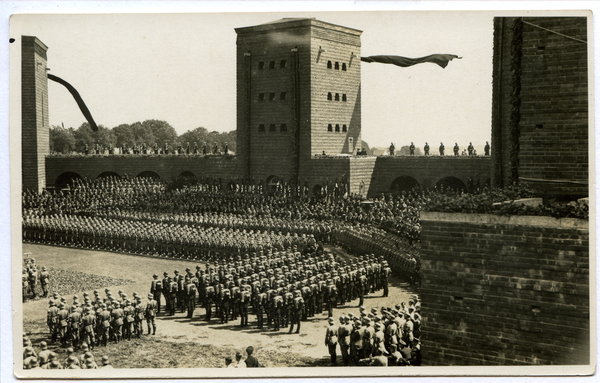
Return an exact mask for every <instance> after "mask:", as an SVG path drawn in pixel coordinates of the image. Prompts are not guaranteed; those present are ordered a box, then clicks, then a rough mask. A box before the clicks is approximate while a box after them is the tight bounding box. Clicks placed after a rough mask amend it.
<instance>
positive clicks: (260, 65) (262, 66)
mask: <svg viewBox="0 0 600 383" xmlns="http://www.w3.org/2000/svg"><path fill="white" fill-rule="evenodd" d="M263 69H265V63H264V62H263V61H261V62H259V63H258V70H263Z"/></svg>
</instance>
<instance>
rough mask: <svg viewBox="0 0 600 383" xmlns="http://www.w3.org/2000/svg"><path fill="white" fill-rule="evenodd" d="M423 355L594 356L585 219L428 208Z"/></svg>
mask: <svg viewBox="0 0 600 383" xmlns="http://www.w3.org/2000/svg"><path fill="white" fill-rule="evenodd" d="M421 226H422V233H421V241H422V249H421V253H422V254H421V262H422V273H423V284H422V308H421V311H422V313H423V318H424V323H423V334H424V335H423V338H422V343H423V347H422V352H423V362H424V363H426V364H427V365H435V366H441V365H560V364H588V363H589V359H590V357H589V351H590V343H589V337H590V306H589V303H590V300H589V288H590V286H589V271H590V270H589V229H588V222H587V221H582V220H577V219H566V218H565V219H555V218H550V217H500V216H488V215H481V214H471V215H468V214H458V213H457V214H451V213H422V214H421Z"/></svg>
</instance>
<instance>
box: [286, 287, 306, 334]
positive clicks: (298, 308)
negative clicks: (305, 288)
mask: <svg viewBox="0 0 600 383" xmlns="http://www.w3.org/2000/svg"><path fill="white" fill-rule="evenodd" d="M303 311H304V300H303V299H302V293H301V292H300V291H299V290H296V291H295V292H294V311H293V313H292V314H293V315H292V323H291V324H290V332H289V333H290V334H291V333H292V331H293V330H294V324H296V325H298V328H297V329H296V334H299V333H300V319H301V318H302V312H303Z"/></svg>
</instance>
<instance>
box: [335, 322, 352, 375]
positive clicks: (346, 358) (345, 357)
mask: <svg viewBox="0 0 600 383" xmlns="http://www.w3.org/2000/svg"><path fill="white" fill-rule="evenodd" d="M351 332H352V325H350V324H349V319H348V317H345V316H340V326H339V327H338V342H339V344H340V351H341V352H342V362H343V363H344V366H349V365H350V354H349V353H348V351H349V348H350V333H351Z"/></svg>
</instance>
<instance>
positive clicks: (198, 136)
mask: <svg viewBox="0 0 600 383" xmlns="http://www.w3.org/2000/svg"><path fill="white" fill-rule="evenodd" d="M194 142H195V143H197V144H198V147H200V148H201V147H202V145H203V144H204V143H206V145H207V146H208V147H209V148H212V147H213V146H214V144H215V142H216V143H217V144H218V146H219V147H220V148H222V147H223V146H224V145H225V143H227V145H228V147H229V150H230V151H233V152H235V151H236V131H235V130H232V131H230V132H224V133H220V132H217V131H212V132H209V131H208V130H207V129H206V128H204V127H198V128H196V129H193V130H188V131H187V132H185V133H182V134H181V135H177V132H176V131H175V129H174V128H173V127H172V126H171V125H170V124H169V123H168V122H166V121H160V120H146V121H144V122H139V121H138V122H134V123H133V124H121V125H118V126H115V127H114V128H112V129H111V128H107V127H105V126H103V125H99V126H98V131H96V132H94V131H93V130H92V128H91V127H90V124H89V123H87V122H84V123H83V124H81V126H79V127H78V128H77V129H74V128H64V127H63V126H56V125H54V126H52V127H51V128H50V152H51V153H53V154H70V153H83V152H84V149H85V146H86V145H87V146H88V148H90V149H91V148H94V147H95V146H96V144H100V145H102V147H104V148H108V147H110V146H112V147H113V148H121V147H128V148H131V147H134V146H139V145H143V144H146V146H147V147H149V148H151V147H153V146H154V144H157V145H158V146H159V147H161V148H162V147H164V145H165V143H166V144H168V145H169V146H170V147H171V148H177V146H178V145H182V146H186V144H187V143H189V144H190V147H193V146H194Z"/></svg>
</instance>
